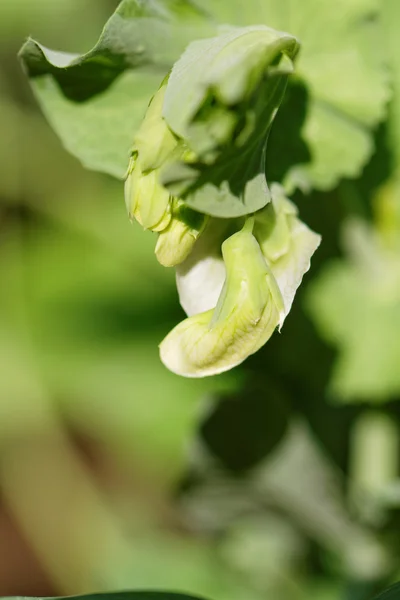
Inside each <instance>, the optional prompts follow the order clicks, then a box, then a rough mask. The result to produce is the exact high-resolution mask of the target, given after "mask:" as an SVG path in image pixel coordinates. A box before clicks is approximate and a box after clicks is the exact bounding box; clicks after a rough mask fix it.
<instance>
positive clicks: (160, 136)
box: [125, 82, 178, 231]
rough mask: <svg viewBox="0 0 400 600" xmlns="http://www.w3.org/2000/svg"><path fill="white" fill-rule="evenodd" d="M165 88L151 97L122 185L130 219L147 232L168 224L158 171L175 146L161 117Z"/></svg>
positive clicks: (165, 197)
mask: <svg viewBox="0 0 400 600" xmlns="http://www.w3.org/2000/svg"><path fill="white" fill-rule="evenodd" d="M166 85H167V84H166V82H164V83H163V85H162V86H161V87H160V89H159V90H158V92H157V93H156V94H155V95H154V96H153V98H152V100H151V102H150V104H149V107H148V109H147V112H146V115H145V117H144V119H143V123H142V125H141V127H140V129H139V131H138V132H137V134H136V136H135V138H134V145H133V150H132V156H131V160H130V163H129V168H128V175H127V179H126V183H125V201H126V205H127V209H128V213H129V216H130V218H131V219H132V218H135V219H136V220H137V221H138V222H139V223H140V224H141V225H142V226H143V227H144V228H145V229H150V230H151V231H162V230H163V229H165V228H166V227H167V226H168V224H169V222H170V220H171V209H170V208H171V207H170V193H169V192H168V190H167V189H166V188H165V187H164V186H163V185H162V184H161V182H160V170H161V167H162V166H163V164H164V163H165V161H166V160H168V159H169V158H170V157H171V155H173V153H174V151H175V150H176V149H177V147H178V142H177V140H176V138H175V136H174V135H173V133H172V132H171V130H170V129H169V127H168V125H167V124H166V123H165V120H164V119H163V117H162V108H163V102H164V95H165V90H166Z"/></svg>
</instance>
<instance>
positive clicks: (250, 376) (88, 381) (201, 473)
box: [0, 0, 400, 600]
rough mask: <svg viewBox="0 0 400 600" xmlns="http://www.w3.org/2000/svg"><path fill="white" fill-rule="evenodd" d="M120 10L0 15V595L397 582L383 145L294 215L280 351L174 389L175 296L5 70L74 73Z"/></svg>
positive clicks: (278, 592) (19, 5) (25, 7)
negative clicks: (26, 52) (296, 258)
mask: <svg viewBox="0 0 400 600" xmlns="http://www.w3.org/2000/svg"><path fill="white" fill-rule="evenodd" d="M117 4H118V3H117V2H116V1H111V0H56V1H55V0H36V1H35V2H31V1H29V2H28V0H0V90H1V94H0V131H1V134H0V273H1V278H0V282H1V283H0V595H3V596H5V595H50V594H54V595H56V594H72V593H83V592H90V591H101V590H110V589H127V588H135V589H145V588H153V589H164V588H165V589H171V590H175V591H186V592H190V593H194V594H202V595H204V596H206V597H209V598H210V599H214V600H235V599H237V600H251V599H253V598H254V600H257V599H261V598H268V599H274V600H297V599H299V600H301V599H304V600H306V599H308V598H318V599H321V600H333V599H344V600H346V599H349V600H350V599H351V600H364V599H365V600H367V599H368V598H370V597H371V595H372V594H373V593H374V592H375V590H376V589H380V588H381V587H382V586H384V585H385V584H386V583H387V582H389V581H390V580H392V579H396V577H400V564H399V556H400V545H399V540H400V520H399V516H400V513H399V510H398V508H399V505H400V482H399V480H398V459H399V445H398V433H399V431H398V417H399V414H400V411H399V408H400V403H399V402H398V390H399V388H400V385H399V378H400V375H399V372H400V327H399V322H400V321H399V313H400V311H399V298H398V297H399V281H400V278H399V275H398V273H399V266H398V265H399V254H398V249H399V246H398V244H399V229H396V227H395V226H393V223H395V222H397V221H396V220H395V219H394V218H392V216H391V215H393V214H395V213H396V208H393V206H395V207H396V206H397V204H396V203H395V202H394V201H393V198H394V197H397V196H396V193H395V191H393V190H392V188H391V187H390V185H391V184H388V183H386V187H384V188H382V187H381V186H382V183H383V182H385V181H386V180H388V181H389V179H388V178H389V175H390V171H391V163H390V159H389V158H388V152H389V150H388V149H387V147H386V145H387V143H386V140H387V129H388V127H389V126H386V127H381V128H380V130H379V131H377V132H376V136H375V142H376V147H377V151H376V153H375V155H374V157H373V159H372V161H371V163H370V165H369V166H368V167H367V168H366V171H365V173H364V175H363V178H362V179H361V180H360V181H359V182H357V183H351V182H348V181H345V182H343V183H342V184H341V185H340V186H339V187H338V188H337V189H335V190H334V191H333V192H330V193H326V194H322V193H313V194H312V195H310V196H308V197H306V198H304V197H302V196H301V195H300V194H299V195H298V198H296V200H297V201H298V204H299V207H300V212H301V215H302V217H303V218H304V220H305V221H306V222H307V223H308V224H309V225H310V226H311V227H312V228H313V229H315V231H318V232H320V233H321V234H322V236H323V244H322V246H321V248H320V250H319V251H318V253H317V255H316V257H315V260H314V261H313V265H312V270H311V273H310V274H309V275H308V276H307V277H306V281H305V285H304V286H302V288H301V291H300V293H299V296H298V298H297V299H296V302H295V306H294V308H293V310H292V313H291V314H290V317H289V318H288V321H287V324H285V327H284V329H283V332H282V334H281V335H278V334H275V336H274V338H273V339H272V340H271V342H269V344H268V345H267V346H266V348H265V349H264V350H263V351H261V352H260V353H258V354H257V355H256V356H254V357H252V358H251V359H250V360H248V361H247V362H246V363H245V365H244V366H243V367H241V368H240V369H236V370H235V371H234V372H232V373H229V374H227V375H224V376H219V377H217V378H212V379H205V380H199V381H196V380H186V379H183V378H179V377H177V376H175V375H173V374H171V373H169V372H168V371H167V370H166V369H165V368H164V367H163V365H162V364H161V363H160V361H159V357H158V347H157V346H158V343H159V342H160V341H161V339H162V338H163V337H164V335H165V334H166V333H167V332H168V331H169V330H170V329H171V327H172V326H173V325H174V324H176V323H177V322H178V321H179V320H181V318H182V316H183V312H182V310H181V309H180V307H179V303H178V298H177V293H176V288H175V282H174V273H173V272H172V270H168V269H164V268H162V267H161V266H160V265H159V264H158V263H157V261H156V260H155V257H154V244H155V239H154V237H153V236H152V234H150V233H146V232H143V231H142V230H141V229H140V227H138V226H133V225H131V224H130V223H129V220H128V218H127V216H126V211H125V205H124V200H123V189H122V184H121V183H118V182H115V181H113V180H111V179H109V178H107V177H104V176H100V175H97V174H93V173H90V172H87V171H85V170H84V169H83V168H82V167H81V166H80V165H79V164H78V162H77V161H75V160H74V159H73V158H71V157H70V156H69V155H68V154H67V153H66V152H65V151H64V150H63V148H62V146H61V144H60V142H59V140H58V139H57V138H56V136H55V134H54V133H53V132H52V131H51V129H50V127H49V125H48V124H47V123H46V121H45V119H44V117H43V116H42V115H41V113H40V111H39V109H38V107H37V105H36V103H35V101H34V99H33V97H32V94H31V91H30V89H29V85H28V82H27V80H26V78H25V77H24V75H23V73H22V70H21V68H20V65H19V64H18V60H17V58H16V55H17V52H18V49H19V47H20V46H21V43H22V42H23V40H24V39H25V38H26V36H27V35H32V36H34V37H35V38H36V39H39V40H41V42H43V43H44V44H45V45H46V46H48V47H52V48H59V49H63V50H66V51H72V52H77V51H85V50H87V49H89V48H90V47H91V46H92V45H93V44H94V42H95V41H96V39H97V37H98V33H99V31H100V30H101V28H102V26H103V24H104V22H105V20H106V19H107V17H108V16H109V15H110V14H111V13H112V11H113V10H114V9H115V7H116V6H117ZM78 17H79V23H80V26H79V27H76V25H75V23H76V20H77V18H78ZM378 189H380V192H379V194H376V193H375V192H376V190H378ZM373 198H375V200H373ZM399 214H400V211H399V212H398V213H397V218H398V215H399ZM387 215H389V217H388V216H387ZM385 216H386V217H385ZM385 218H386V220H385ZM360 219H363V220H362V223H361V222H360ZM373 219H375V220H373ZM388 223H389V225H388ZM372 226H373V227H375V228H376V230H377V231H378V230H379V231H380V232H381V233H382V232H383V234H385V235H386V238H385V239H387V240H388V244H387V247H386V246H385V248H384V251H383V250H382V249H381V248H379V252H378V251H375V246H376V244H375V242H371V239H372V237H373V235H375V234H371V231H370V229H371V227H372ZM343 227H344V231H345V235H344V237H345V240H346V239H347V240H350V242H349V243H348V244H347V247H349V246H350V251H349V252H350V254H351V252H352V253H353V254H352V256H353V258H354V257H355V263H354V262H353V263H352V264H351V265H349V263H348V262H346V261H347V259H343V258H340V257H341V256H342V249H343V248H346V245H345V244H344V245H343V244H342V242H341V240H342V237H343V236H342V233H341V232H343ZM346 231H347V232H350V233H348V234H347V237H346ZM383 234H382V235H383ZM371 236H372V237H371ZM393 240H394V241H393ZM374 244H375V246H374ZM382 253H383V254H382ZM377 254H379V261H380V262H379V264H378V267H377V268H378V270H379V273H383V272H385V273H386V276H385V279H384V282H385V285H383V284H382V285H381V279H379V280H372V283H371V278H370V275H371V273H370V272H369V269H370V268H372V267H371V265H374V264H375V263H376V261H377V260H378V258H377ZM360 257H361V258H360ZM332 259H334V260H336V263H332V262H331V261H332ZM357 261H358V262H357ZM374 261H375V262H374ZM335 265H336V266H335ZM360 265H361V266H360ZM382 265H384V267H382ZM372 271H373V269H372ZM314 280H315V282H314ZM377 281H378V282H379V283H378V284H377ZM363 286H366V287H365V289H364V287H363ZM377 286H378V287H379V286H380V289H384V292H382V293H381V294H380V295H379V294H378V295H375V294H372V295H371V293H370V292H371V290H374V289H376V287H377ZM382 307H384V308H382ZM388 307H389V308H388ZM343 315H346V318H343ZM346 319H347V321H346ZM314 320H315V322H316V325H317V326H318V330H317V328H316V326H315V325H314V324H313V321H314ZM365 323H373V324H375V325H376V326H375V329H372V330H368V328H367V329H366V326H365ZM353 326H354V328H355V335H354V336H353V337H352V338H351V339H350V340H348V338H347V337H346V333H347V332H348V331H349V330H353ZM318 331H321V334H322V336H323V338H324V339H325V338H326V339H327V340H328V342H329V343H330V344H332V345H327V344H326V343H325V342H324V341H323V338H322V337H320V335H319V333H318ZM343 331H344V333H343ZM343 340H345V341H344V342H343ZM341 345H344V346H345V349H346V352H345V353H344V355H343V353H342V354H340V353H338V351H337V350H335V346H336V347H337V346H339V347H340V346H341ZM382 348H383V349H386V350H387V349H388V348H389V353H388V354H389V356H387V354H385V352H384V351H383V350H382ZM343 356H344V358H343ZM346 361H347V362H346ZM354 400H355V401H354Z"/></svg>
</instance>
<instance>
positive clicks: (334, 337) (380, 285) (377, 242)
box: [308, 222, 400, 401]
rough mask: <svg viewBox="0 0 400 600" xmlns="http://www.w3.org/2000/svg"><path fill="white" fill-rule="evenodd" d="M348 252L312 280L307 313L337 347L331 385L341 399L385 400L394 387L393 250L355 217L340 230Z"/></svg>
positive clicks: (396, 315) (398, 309)
mask: <svg viewBox="0 0 400 600" xmlns="http://www.w3.org/2000/svg"><path fill="white" fill-rule="evenodd" d="M345 234H346V242H347V244H346V245H347V248H348V255H349V258H348V259H347V260H343V261H336V262H335V263H333V264H331V265H329V266H328V267H327V268H325V271H324V272H323V273H322V275H321V276H320V278H319V279H318V280H317V281H316V282H315V283H314V284H313V285H312V287H311V290H310V293H309V298H308V306H309V314H310V316H311V317H312V318H313V320H314V322H315V323H316V325H317V327H318V328H319V331H320V332H321V334H322V336H323V337H324V338H325V339H326V340H327V341H329V342H330V343H331V344H333V345H335V346H336V347H338V348H339V355H338V358H337V360H336V363H335V366H334V370H333V374H332V380H331V391H332V392H333V393H334V394H335V396H337V397H339V398H341V399H343V400H361V401H365V400H366V401H387V400H390V399H391V398H393V397H396V396H397V395H398V394H399V392H400V371H399V369H398V365H399V364H400V347H399V344H398V332H399V329H400V303H399V289H400V268H399V265H400V263H399V254H398V251H396V250H395V249H392V248H388V247H385V245H384V244H383V243H382V239H380V238H379V237H378V235H377V233H376V232H375V231H374V230H372V229H370V228H368V227H367V226H366V225H363V224H362V223H359V222H352V223H349V224H348V225H347V229H346V231H345Z"/></svg>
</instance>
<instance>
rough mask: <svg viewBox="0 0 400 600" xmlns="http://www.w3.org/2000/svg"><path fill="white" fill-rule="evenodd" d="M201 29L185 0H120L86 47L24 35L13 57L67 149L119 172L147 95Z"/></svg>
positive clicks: (196, 12)
mask: <svg viewBox="0 0 400 600" xmlns="http://www.w3.org/2000/svg"><path fill="white" fill-rule="evenodd" d="M205 33H207V34H209V33H210V27H209V25H208V24H207V21H206V20H205V19H204V17H203V16H202V14H201V12H200V11H199V10H198V9H197V8H195V7H194V5H193V4H192V3H191V2H190V0H184V1H183V2H176V1H175V0H164V1H163V0H152V1H151V2H146V3H141V2H138V1H137V0H123V2H121V4H120V6H119V7H118V9H117V10H116V12H115V13H114V15H113V16H112V17H111V18H110V20H109V21H108V23H107V24H106V26H105V28H104V30H103V33H102V35H101V37H100V39H99V41H98V43H97V44H96V46H95V47H94V48H93V49H92V50H90V51H89V52H87V53H86V54H84V55H81V56H78V55H73V54H66V53H64V52H54V51H52V50H49V49H48V48H45V47H44V46H42V45H41V44H39V43H38V42H36V41H34V40H32V39H29V40H28V41H27V42H26V43H25V44H24V46H23V47H22V49H21V52H20V57H21V59H22V62H23V64H24V67H25V69H26V71H27V73H28V75H29V77H30V79H31V83H32V87H33V90H34V92H35V94H36V96H37V98H38V100H39V103H40V104H41V106H42V108H43V110H44V112H45V115H46V117H47V118H48V120H49V122H50V124H51V125H52V127H53V128H54V129H55V131H56V132H57V133H58V135H59V136H60V138H61V140H62V141H63V143H64V145H65V147H66V148H67V150H69V151H70V152H71V153H72V154H74V155H75V156H76V157H77V158H79V159H80V160H81V161H82V163H83V164H84V165H85V166H86V167H88V168H91V169H95V170H99V171H104V172H106V173H109V174H111V175H114V176H116V177H120V178H122V177H123V176H124V173H125V172H126V170H127V167H128V159H129V151H130V148H131V145H132V137H133V134H134V133H135V131H136V129H137V128H138V126H139V125H140V122H141V120H142V118H143V115H144V112H145V110H146V107H147V104H148V102H149V100H150V97H151V95H152V94H153V93H154V92H155V91H156V89H157V88H158V86H159V84H160V83H161V80H162V79H163V77H164V76H165V74H166V73H167V72H168V70H169V69H170V68H171V66H172V64H173V62H174V60H176V59H177V58H178V57H179V55H180V53H181V52H182V51H183V49H184V48H185V46H186V45H187V43H188V42H189V41H190V40H191V39H193V38H194V37H201V36H202V35H204V34H205Z"/></svg>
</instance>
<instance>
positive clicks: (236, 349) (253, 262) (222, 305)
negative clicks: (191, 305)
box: [160, 229, 283, 377]
mask: <svg viewBox="0 0 400 600" xmlns="http://www.w3.org/2000/svg"><path fill="white" fill-rule="evenodd" d="M223 257H224V261H225V266H226V272H227V276H226V280H225V284H224V287H223V290H222V292H221V294H220V297H219V300H218V303H217V306H216V307H215V309H214V310H209V311H207V312H204V313H200V314H199V315H195V316H193V317H189V318H188V319H185V320H184V321H183V322H182V323H180V324H179V325H177V326H176V327H175V328H174V329H173V330H172V331H171V332H170V333H169V334H168V335H167V337H166V338H165V339H164V340H163V341H162V342H161V344H160V356H161V360H162V361H163V363H164V364H165V366H166V367H167V368H168V369H169V370H170V371H172V372H174V373H176V374H178V375H183V376H185V377H206V376H210V375H217V374H219V373H222V372H224V371H228V370H229V369H232V368H233V367H235V366H237V365H239V364H240V363H242V362H243V361H244V360H245V359H246V358H247V357H248V356H250V355H251V354H253V353H254V352H256V351H257V350H259V348H261V346H263V345H264V344H265V343H266V342H267V340H268V339H269V338H270V337H271V335H272V334H273V332H274V330H275V328H276V327H277V325H278V324H279V320H280V314H281V311H282V308H283V301H282V298H281V295H280V292H279V288H278V287H277V285H276V282H275V280H274V277H273V275H272V273H271V271H270V269H269V267H268V265H267V263H266V261H265V259H264V257H263V255H262V253H261V250H260V247H259V245H258V243H257V241H256V239H255V238H254V236H253V235H252V233H251V232H250V231H247V230H245V229H243V230H242V231H240V232H238V233H236V234H234V235H233V236H231V237H230V238H228V239H227V240H226V241H225V242H224V244H223Z"/></svg>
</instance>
